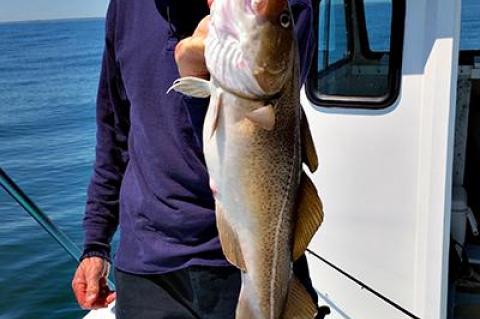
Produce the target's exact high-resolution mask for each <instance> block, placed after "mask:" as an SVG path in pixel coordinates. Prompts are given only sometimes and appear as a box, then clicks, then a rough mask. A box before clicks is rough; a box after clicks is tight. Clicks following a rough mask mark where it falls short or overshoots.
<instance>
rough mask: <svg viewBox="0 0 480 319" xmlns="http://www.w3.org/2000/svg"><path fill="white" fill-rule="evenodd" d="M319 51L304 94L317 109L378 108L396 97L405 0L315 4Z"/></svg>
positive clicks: (346, 0) (340, 0) (333, 0)
mask: <svg viewBox="0 0 480 319" xmlns="http://www.w3.org/2000/svg"><path fill="white" fill-rule="evenodd" d="M314 10H315V17H314V20H315V29H316V37H317V40H318V46H317V47H318V50H316V51H315V58H314V61H313V63H312V68H311V72H310V76H309V80H308V82H307V96H308V97H309V99H310V100H311V101H312V102H313V103H315V104H317V105H320V106H336V107H361V108H382V107H386V106H388V105H390V104H392V103H393V102H394V101H395V99H396V98H397V96H398V93H399V88H400V80H401V64H402V63H401V62H402V49H403V32H404V20H405V0H319V1H316V2H315V7H314Z"/></svg>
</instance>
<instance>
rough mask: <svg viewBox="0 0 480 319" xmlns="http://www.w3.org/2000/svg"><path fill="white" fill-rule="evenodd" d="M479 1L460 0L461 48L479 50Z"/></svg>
mask: <svg viewBox="0 0 480 319" xmlns="http://www.w3.org/2000/svg"><path fill="white" fill-rule="evenodd" d="M478 30H480V2H479V1H478V0H463V1H462V31H461V32H462V34H461V37H460V49H461V50H480V37H479V36H478Z"/></svg>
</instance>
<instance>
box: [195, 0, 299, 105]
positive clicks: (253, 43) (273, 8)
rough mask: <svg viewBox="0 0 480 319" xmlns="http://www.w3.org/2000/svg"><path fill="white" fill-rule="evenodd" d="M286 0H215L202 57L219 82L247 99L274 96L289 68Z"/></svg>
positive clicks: (291, 53) (289, 31) (290, 20)
mask: <svg viewBox="0 0 480 319" xmlns="http://www.w3.org/2000/svg"><path fill="white" fill-rule="evenodd" d="M294 47H295V35H294V29H293V18H292V14H291V11H290V7H289V5H288V1H287V0H215V1H214V3H213V5H212V11H211V20H210V27H209V31H208V36H207V40H206V49H205V59H206V63H207V67H208V69H209V72H210V74H211V75H212V77H213V78H214V79H215V81H216V82H218V84H219V85H220V86H223V87H225V88H226V89H228V90H230V91H233V92H234V93H238V94H239V95H243V96H248V97H250V98H259V97H265V96H272V95H275V94H277V93H278V92H280V91H281V90H282V88H283V87H284V86H285V83H286V82H287V81H288V79H289V78H290V75H291V74H292V72H293V67H292V65H293V63H294V52H295V51H294Z"/></svg>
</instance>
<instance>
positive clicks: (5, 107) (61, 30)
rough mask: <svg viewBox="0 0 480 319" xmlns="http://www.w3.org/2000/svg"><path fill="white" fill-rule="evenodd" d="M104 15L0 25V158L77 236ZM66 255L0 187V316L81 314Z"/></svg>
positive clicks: (91, 139)
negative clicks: (71, 19) (71, 285)
mask: <svg viewBox="0 0 480 319" xmlns="http://www.w3.org/2000/svg"><path fill="white" fill-rule="evenodd" d="M103 33H104V21H103V19H87V20H76V21H47V22H29V23H12V24H0V166H1V167H2V168H3V169H4V170H5V171H6V172H7V173H9V174H10V175H11V176H12V178H13V179H14V180H15V181H17V182H18V183H19V185H20V186H21V187H22V188H24V190H25V191H26V193H27V194H29V195H30V196H31V197H32V199H33V200H34V201H35V202H36V203H37V204H38V205H39V206H40V207H41V208H43V209H44V211H45V212H47V213H48V215H49V216H50V217H51V218H52V219H53V221H54V222H55V223H56V224H57V225H58V226H59V227H60V228H61V229H62V230H64V231H65V232H66V233H67V234H68V235H69V236H71V237H72V239H73V240H74V241H75V242H76V243H77V244H79V245H80V244H81V243H82V230H81V222H82V214H83V207H84V202H85V194H86V187H87V185H88V180H89V178H90V174H91V167H92V161H93V158H94V153H93V150H94V143H95V96H96V88H97V84H98V74H99V68H100V63H101V52H102V48H103ZM75 267H76V264H75V262H74V261H73V260H72V259H71V258H70V257H69V256H68V255H66V254H65V252H64V251H63V250H62V249H61V248H60V246H59V245H58V244H57V243H56V242H54V241H53V240H52V239H51V238H50V237H49V236H48V235H47V234H46V232H45V231H44V230H43V229H42V228H40V227H39V226H38V225H37V224H36V223H35V222H34V221H33V219H32V218H30V217H29V216H28V215H27V214H26V213H25V212H24V211H23V210H22V209H21V208H20V207H19V206H17V205H16V204H15V203H14V202H13V201H12V200H11V199H10V198H9V197H7V195H6V194H5V193H4V192H3V191H2V190H1V189H0V318H1V319H7V318H8V319H14V318H15V319H16V318H32V319H33V318H36V319H40V318H45V319H46V318H51V319H56V318H72V319H73V318H81V317H82V315H83V314H84V312H83V311H81V310H80V309H79V308H78V307H77V306H76V304H75V302H74V298H73V296H72V293H71V289H70V280H71V276H72V274H73V272H74V269H75Z"/></svg>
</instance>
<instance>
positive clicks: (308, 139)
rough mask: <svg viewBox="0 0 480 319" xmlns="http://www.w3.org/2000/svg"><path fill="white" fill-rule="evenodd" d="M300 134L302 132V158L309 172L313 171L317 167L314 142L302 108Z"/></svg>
mask: <svg viewBox="0 0 480 319" xmlns="http://www.w3.org/2000/svg"><path fill="white" fill-rule="evenodd" d="M300 129H301V134H302V153H303V154H302V158H303V161H304V162H305V163H306V164H307V166H308V168H309V169H310V172H312V173H313V172H315V171H316V170H317V168H318V157H317V151H316V150H315V144H314V143H313V138H312V133H311V132H310V126H309V125H308V120H307V116H306V115H305V112H304V111H303V108H302V120H301V127H300Z"/></svg>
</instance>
